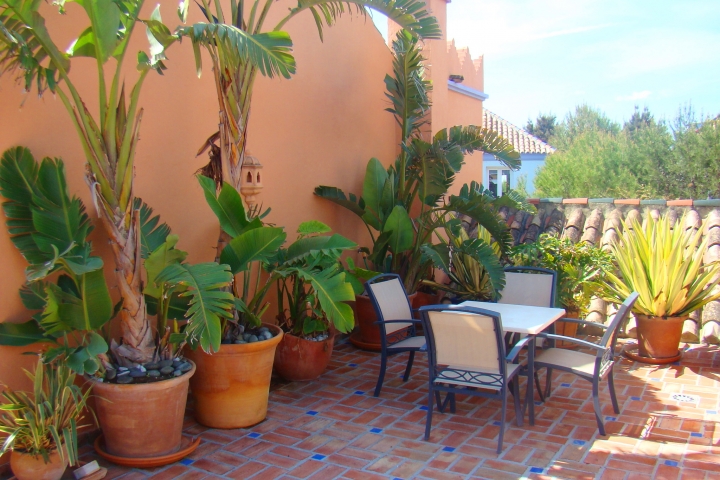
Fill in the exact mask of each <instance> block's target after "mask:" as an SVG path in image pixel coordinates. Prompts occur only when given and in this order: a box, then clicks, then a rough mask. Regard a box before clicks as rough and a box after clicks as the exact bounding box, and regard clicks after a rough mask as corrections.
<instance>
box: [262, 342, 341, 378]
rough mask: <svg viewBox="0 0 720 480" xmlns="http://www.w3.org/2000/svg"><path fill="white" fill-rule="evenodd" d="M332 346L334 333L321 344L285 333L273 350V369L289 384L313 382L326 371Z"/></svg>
mask: <svg viewBox="0 0 720 480" xmlns="http://www.w3.org/2000/svg"><path fill="white" fill-rule="evenodd" d="M334 344H335V332H334V331H330V332H329V337H328V338H326V339H325V340H323V341H321V342H313V341H312V340H305V339H304V338H301V337H297V336H295V335H292V334H290V333H286V334H285V335H284V336H283V339H282V341H281V342H280V343H279V344H278V347H277V350H275V364H274V366H273V369H274V370H275V373H277V374H278V375H280V376H281V377H282V378H284V379H285V380H290V381H291V382H296V381H303V380H314V379H316V378H317V377H319V376H320V375H322V374H323V372H325V370H326V369H327V366H328V364H329V363H330V357H331V356H332V351H333V345H334Z"/></svg>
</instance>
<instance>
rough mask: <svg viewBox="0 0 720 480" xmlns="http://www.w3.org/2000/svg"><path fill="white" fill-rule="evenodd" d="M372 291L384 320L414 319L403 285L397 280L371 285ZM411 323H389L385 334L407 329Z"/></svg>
mask: <svg viewBox="0 0 720 480" xmlns="http://www.w3.org/2000/svg"><path fill="white" fill-rule="evenodd" d="M369 287H370V288H371V289H372V292H373V294H374V295H375V299H376V300H377V302H378V305H379V306H380V311H382V315H383V318H384V319H385V320H410V319H412V318H413V317H412V311H411V310H410V307H408V301H407V296H406V295H405V291H404V290H403V288H402V284H401V283H400V281H399V280H398V279H397V278H393V279H392V280H387V281H385V282H378V283H373V284H371V285H369ZM410 325H412V324H411V323H388V324H386V325H385V332H386V333H387V334H388V335H389V334H391V333H393V332H396V331H398V330H400V329H402V328H407V327H409V326H410Z"/></svg>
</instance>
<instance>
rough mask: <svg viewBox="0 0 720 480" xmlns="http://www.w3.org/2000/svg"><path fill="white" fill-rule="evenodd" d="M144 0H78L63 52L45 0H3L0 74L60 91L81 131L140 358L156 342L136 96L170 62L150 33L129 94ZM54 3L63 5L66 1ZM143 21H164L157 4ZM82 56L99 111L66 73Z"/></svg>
mask: <svg viewBox="0 0 720 480" xmlns="http://www.w3.org/2000/svg"><path fill="white" fill-rule="evenodd" d="M143 3H144V0H125V1H123V2H114V1H107V0H85V1H83V2H81V5H82V7H83V9H84V10H85V13H86V15H87V18H88V20H89V26H88V27H87V29H85V30H84V31H83V32H82V34H81V35H80V37H79V38H78V39H77V40H76V41H75V42H74V43H73V44H72V45H71V47H70V49H69V50H68V51H67V52H64V53H63V52H62V51H61V49H60V48H58V46H57V43H55V42H54V41H53V39H52V38H51V37H50V34H49V32H48V30H47V29H46V27H45V19H44V18H43V16H42V15H41V13H40V6H41V5H42V4H43V2H39V1H37V0H2V2H0V74H4V73H8V72H9V73H14V72H18V73H19V75H18V76H19V77H21V78H22V80H23V83H24V87H25V90H26V91H30V90H32V88H33V86H35V88H36V89H37V92H38V95H42V94H43V92H45V91H46V90H50V91H51V92H52V93H53V94H55V95H57V96H58V97H59V98H60V100H61V101H62V102H63V104H64V105H65V108H66V109H67V111H68V113H69V114H70V119H71V121H72V123H73V125H74V126H75V129H76V130H77V133H78V135H79V137H80V142H81V144H82V147H83V151H84V153H85V158H86V160H87V165H88V168H87V171H86V174H85V180H86V182H87V184H88V186H89V187H90V190H91V192H92V197H93V201H94V203H95V206H96V209H97V213H98V216H99V217H100V220H101V223H102V224H103V226H104V227H105V229H106V231H107V232H108V235H109V237H110V245H111V247H112V251H113V255H114V259H115V264H116V276H117V282H118V288H119V291H120V296H121V298H122V308H121V310H120V319H121V334H122V343H123V346H124V347H125V348H124V351H125V352H127V357H128V359H129V360H132V361H136V362H146V361H148V360H149V359H150V358H152V356H153V355H154V350H155V344H154V337H153V331H152V328H151V325H150V322H149V319H148V314H147V309H146V306H145V298H144V296H143V291H142V261H141V253H142V248H141V237H142V236H143V231H142V228H141V227H142V225H141V220H140V217H141V215H140V203H139V202H135V197H134V192H133V176H134V173H135V172H134V169H135V166H134V161H135V149H136V147H137V142H138V136H139V130H140V122H141V120H142V115H143V110H142V108H140V107H139V106H138V101H139V97H140V91H141V88H142V85H143V82H144V81H145V78H146V77H147V75H148V73H150V71H152V70H156V71H158V72H161V71H162V70H164V69H165V66H164V65H163V63H162V61H163V60H164V58H165V56H164V53H163V52H164V46H163V44H161V43H159V42H158V41H157V40H155V39H154V38H152V37H151V36H148V37H149V39H150V42H151V45H150V54H146V53H145V52H140V53H139V54H138V58H137V68H138V70H139V76H138V78H137V80H136V81H135V84H134V85H133V87H132V88H131V89H130V90H129V92H130V94H129V95H127V94H126V90H125V84H124V80H123V76H122V73H123V72H122V67H123V62H124V60H125V57H126V54H127V50H128V45H129V41H130V37H131V35H132V32H133V30H134V28H135V26H136V24H137V22H138V15H139V13H140V11H141V9H142V6H143ZM57 4H58V5H59V9H60V13H64V8H63V4H64V2H63V1H62V0H61V1H59V2H57ZM146 22H150V23H152V24H153V26H154V28H155V29H158V28H160V26H161V25H162V21H161V19H160V13H159V7H158V9H156V10H155V11H154V12H153V14H152V16H151V19H150V20H148V21H146ZM165 30H167V27H165ZM77 57H91V58H93V59H95V62H96V64H97V78H98V85H97V86H98V88H97V92H98V100H99V101H98V104H99V111H98V112H97V113H96V114H95V116H93V114H92V113H91V112H90V111H89V110H88V108H87V107H86V102H85V101H84V100H83V96H82V95H81V92H80V90H79V89H78V88H77V87H76V85H75V83H74V82H73V80H72V79H71V77H70V76H69V72H70V67H71V65H72V63H73V62H72V61H73V59H75V58H77ZM113 66H114V70H113ZM108 81H109V82H108Z"/></svg>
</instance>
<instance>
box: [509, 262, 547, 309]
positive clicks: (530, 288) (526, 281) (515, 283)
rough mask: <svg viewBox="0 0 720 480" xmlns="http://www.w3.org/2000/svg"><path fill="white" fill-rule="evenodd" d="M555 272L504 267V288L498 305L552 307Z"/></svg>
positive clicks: (544, 269)
mask: <svg viewBox="0 0 720 480" xmlns="http://www.w3.org/2000/svg"><path fill="white" fill-rule="evenodd" d="M556 283H557V273H556V272H555V270H549V269H547V268H540V267H506V268H505V288H503V289H502V290H501V291H500V292H498V293H499V294H500V296H501V297H500V299H499V300H498V303H512V304H515V305H528V306H531V307H554V306H555V285H556Z"/></svg>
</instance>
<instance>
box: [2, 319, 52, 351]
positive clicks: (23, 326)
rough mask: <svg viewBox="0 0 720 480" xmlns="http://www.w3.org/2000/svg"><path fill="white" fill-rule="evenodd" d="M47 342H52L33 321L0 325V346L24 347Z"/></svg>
mask: <svg viewBox="0 0 720 480" xmlns="http://www.w3.org/2000/svg"><path fill="white" fill-rule="evenodd" d="M48 341H53V339H52V337H48V335H46V333H45V330H43V329H42V328H41V327H40V325H39V324H38V322H36V321H35V320H30V321H28V322H24V323H10V322H2V323H0V345H5V346H11V347H24V346H27V345H30V344H33V343H37V342H48Z"/></svg>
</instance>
